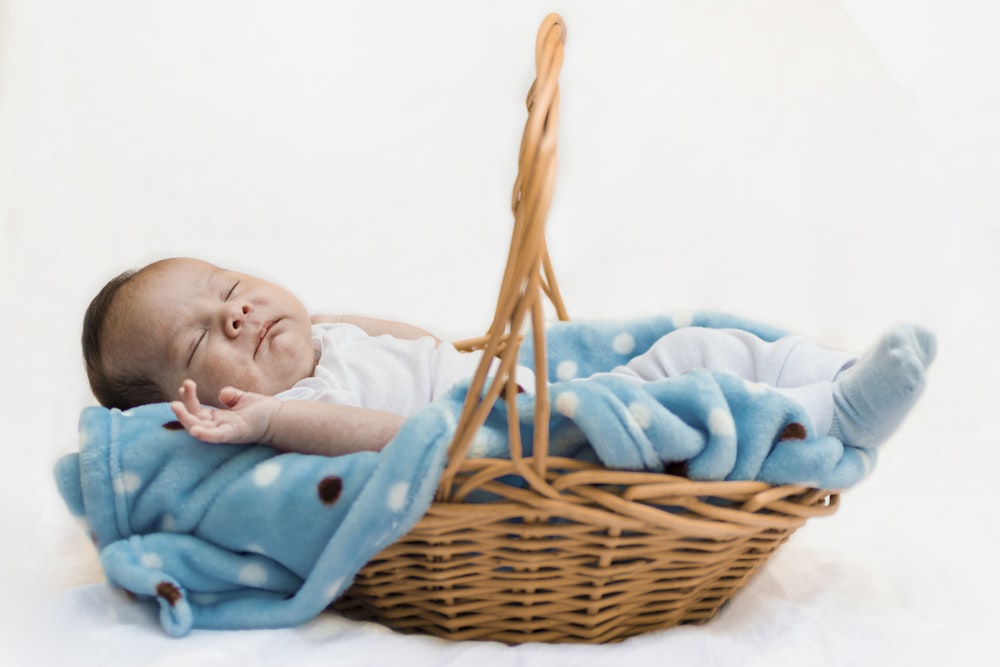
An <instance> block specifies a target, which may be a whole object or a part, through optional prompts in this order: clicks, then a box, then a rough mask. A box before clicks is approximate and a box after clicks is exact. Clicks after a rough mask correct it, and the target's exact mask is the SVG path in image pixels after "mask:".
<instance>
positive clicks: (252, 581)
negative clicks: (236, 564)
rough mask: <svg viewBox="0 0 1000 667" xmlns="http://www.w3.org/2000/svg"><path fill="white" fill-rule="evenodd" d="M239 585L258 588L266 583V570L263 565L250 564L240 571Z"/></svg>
mask: <svg viewBox="0 0 1000 667" xmlns="http://www.w3.org/2000/svg"><path fill="white" fill-rule="evenodd" d="M239 578H240V583H243V584H246V585H247V586H260V585H262V584H264V583H266V582H267V570H265V569H264V566H263V565H260V564H258V563H250V564H249V565H246V566H244V568H243V569H242V570H240V574H239Z"/></svg>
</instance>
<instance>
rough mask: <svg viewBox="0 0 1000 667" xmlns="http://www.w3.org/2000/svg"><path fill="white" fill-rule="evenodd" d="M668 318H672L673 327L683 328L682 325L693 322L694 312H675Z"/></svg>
mask: <svg viewBox="0 0 1000 667" xmlns="http://www.w3.org/2000/svg"><path fill="white" fill-rule="evenodd" d="M670 319H671V320H673V323H674V327H675V328H677V329H683V328H684V327H689V326H691V323H692V322H694V313H692V312H690V311H686V312H682V313H676V314H674V315H673V316H671V318H670Z"/></svg>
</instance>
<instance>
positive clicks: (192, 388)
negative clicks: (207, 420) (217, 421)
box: [178, 380, 201, 415]
mask: <svg viewBox="0 0 1000 667" xmlns="http://www.w3.org/2000/svg"><path fill="white" fill-rule="evenodd" d="M178 392H179V393H180V396H181V401H182V402H183V403H184V407H185V408H187V411H188V412H190V413H191V414H192V415H196V414H198V412H199V411H200V410H201V402H200V401H198V386H197V385H196V384H195V383H194V380H184V382H183V383H182V384H181V388H180V389H179V390H178Z"/></svg>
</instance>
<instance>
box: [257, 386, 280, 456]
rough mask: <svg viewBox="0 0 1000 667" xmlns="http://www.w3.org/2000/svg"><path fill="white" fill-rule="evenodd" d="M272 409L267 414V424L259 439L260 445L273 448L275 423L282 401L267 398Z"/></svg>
mask: <svg viewBox="0 0 1000 667" xmlns="http://www.w3.org/2000/svg"><path fill="white" fill-rule="evenodd" d="M268 398H269V399H270V400H269V401H268V402H269V403H271V405H272V407H271V410H270V411H269V412H268V414H267V423H266V424H265V425H264V435H263V436H262V437H261V443H262V444H265V445H271V446H274V436H275V431H276V430H277V428H276V422H277V421H278V413H279V412H281V406H282V405H283V404H284V401H281V400H279V399H277V398H274V397H273V396H270V397H268Z"/></svg>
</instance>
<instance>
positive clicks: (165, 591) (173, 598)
mask: <svg viewBox="0 0 1000 667" xmlns="http://www.w3.org/2000/svg"><path fill="white" fill-rule="evenodd" d="M156 594H157V595H159V596H160V597H161V598H163V599H164V600H166V601H167V603H168V604H169V605H170V606H171V607H173V606H174V605H175V604H177V601H178V600H180V599H181V598H182V597H183V596H182V595H181V592H180V590H179V589H178V588H177V587H176V586H174V585H173V584H171V583H170V582H168V581H161V582H160V583H159V585H157V587H156Z"/></svg>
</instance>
